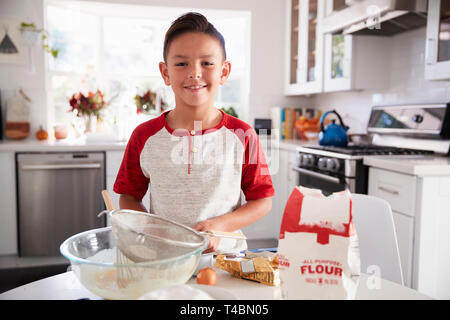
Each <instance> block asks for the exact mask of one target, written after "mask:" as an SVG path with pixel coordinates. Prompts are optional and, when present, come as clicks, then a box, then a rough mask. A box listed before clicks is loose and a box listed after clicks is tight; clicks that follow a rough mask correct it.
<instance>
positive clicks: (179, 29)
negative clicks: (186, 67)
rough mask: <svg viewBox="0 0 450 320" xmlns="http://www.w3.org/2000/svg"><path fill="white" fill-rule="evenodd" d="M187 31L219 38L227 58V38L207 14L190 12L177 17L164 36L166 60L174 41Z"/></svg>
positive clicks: (164, 55)
mask: <svg viewBox="0 0 450 320" xmlns="http://www.w3.org/2000/svg"><path fill="white" fill-rule="evenodd" d="M187 32H201V33H205V34H207V35H210V36H212V37H213V38H216V39H217V40H219V42H220V45H221V47H222V51H223V57H224V59H226V58H227V54H226V51H225V39H224V38H223V36H222V35H221V34H220V32H219V31H217V29H216V28H215V27H214V26H213V25H212V24H211V23H210V22H209V21H208V20H207V19H206V17H205V16H203V15H201V14H200V13H197V12H188V13H185V14H183V15H182V16H180V17H179V18H177V19H176V20H175V21H174V22H172V25H171V26H170V28H169V30H167V32H166V36H165V38H164V51H163V57H164V61H165V62H167V54H168V52H169V46H170V44H171V43H172V41H173V40H174V39H175V38H176V37H178V36H180V35H182V34H184V33H187Z"/></svg>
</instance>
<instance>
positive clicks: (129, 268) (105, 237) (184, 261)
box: [60, 227, 208, 299]
mask: <svg viewBox="0 0 450 320" xmlns="http://www.w3.org/2000/svg"><path fill="white" fill-rule="evenodd" d="M187 236H188V238H189V239H192V237H193V235H192V234H189V232H188V231H187ZM195 237H201V238H198V239H197V242H198V240H201V241H199V242H200V245H199V246H197V247H190V248H189V247H188V248H186V247H185V248H184V249H183V250H181V251H180V250H179V248H175V249H177V250H173V252H174V254H172V255H170V254H169V255H168V254H167V253H166V254H164V255H162V258H158V255H157V254H156V255H155V259H154V260H152V261H146V262H139V263H133V262H132V261H129V260H128V262H129V263H117V261H118V250H117V247H116V243H115V238H114V236H113V233H112V228H111V227H106V228H100V229H94V230H89V231H85V232H82V233H79V234H76V235H74V236H72V237H70V238H68V239H67V240H65V241H64V242H63V243H62V244H61V246H60V251H61V254H62V255H63V256H64V257H65V258H66V259H68V260H69V261H70V263H71V267H72V270H73V271H74V273H75V274H76V276H77V277H78V279H79V280H80V282H81V284H82V285H83V286H84V287H86V288H87V289H88V290H90V291H91V292H92V293H94V294H96V295H98V296H100V297H102V298H105V299H137V298H139V297H140V296H142V295H143V294H145V293H147V292H149V291H151V290H156V289H160V288H163V287H167V286H170V285H177V284H183V283H186V282H187V281H188V280H189V278H190V277H191V276H192V275H193V273H194V271H195V269H196V267H197V265H198V263H199V259H200V255H201V253H202V251H204V250H205V249H206V248H207V246H208V240H207V238H206V237H205V236H203V235H199V234H196V235H195ZM154 249H155V250H156V252H158V250H157V249H158V244H157V243H155V245H154ZM162 251H167V249H166V248H165V249H164V250H161V252H162ZM120 261H123V260H120Z"/></svg>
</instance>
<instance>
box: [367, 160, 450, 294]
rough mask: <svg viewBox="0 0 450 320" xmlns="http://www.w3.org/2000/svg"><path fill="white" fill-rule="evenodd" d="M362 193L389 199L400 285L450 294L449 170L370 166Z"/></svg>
mask: <svg viewBox="0 0 450 320" xmlns="http://www.w3.org/2000/svg"><path fill="white" fill-rule="evenodd" d="M368 193H369V194H370V195H373V196H376V197H379V198H383V199H385V200H386V201H388V202H389V204H390V205H391V208H392V213H393V219H394V224H395V229H396V232H397V240H398V246H399V251H400V260H401V263H402V271H403V277H404V282H405V285H407V286H410V287H412V288H413V289H416V290H418V291H419V292H421V293H424V294H426V295H429V296H430V297H433V298H435V299H450V275H449V273H448V270H450V256H449V254H448V252H450V235H449V233H448V228H449V226H450V215H449V210H448V208H449V207H450V176H449V175H441V174H439V175H409V174H403V173H398V172H393V171H390V170H385V169H381V168H374V167H370V168H369V189H368Z"/></svg>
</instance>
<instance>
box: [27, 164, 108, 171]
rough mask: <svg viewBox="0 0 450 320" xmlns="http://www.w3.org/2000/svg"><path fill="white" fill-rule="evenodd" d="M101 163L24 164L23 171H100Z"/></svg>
mask: <svg viewBox="0 0 450 320" xmlns="http://www.w3.org/2000/svg"><path fill="white" fill-rule="evenodd" d="M99 168H101V165H100V164H99V163H87V164H24V165H22V170H58V169H99Z"/></svg>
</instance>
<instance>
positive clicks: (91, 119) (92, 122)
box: [84, 115, 97, 133]
mask: <svg viewBox="0 0 450 320" xmlns="http://www.w3.org/2000/svg"><path fill="white" fill-rule="evenodd" d="M85 123H86V129H85V131H84V132H85V133H95V132H96V131H97V116H95V115H90V116H86V117H85Z"/></svg>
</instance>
